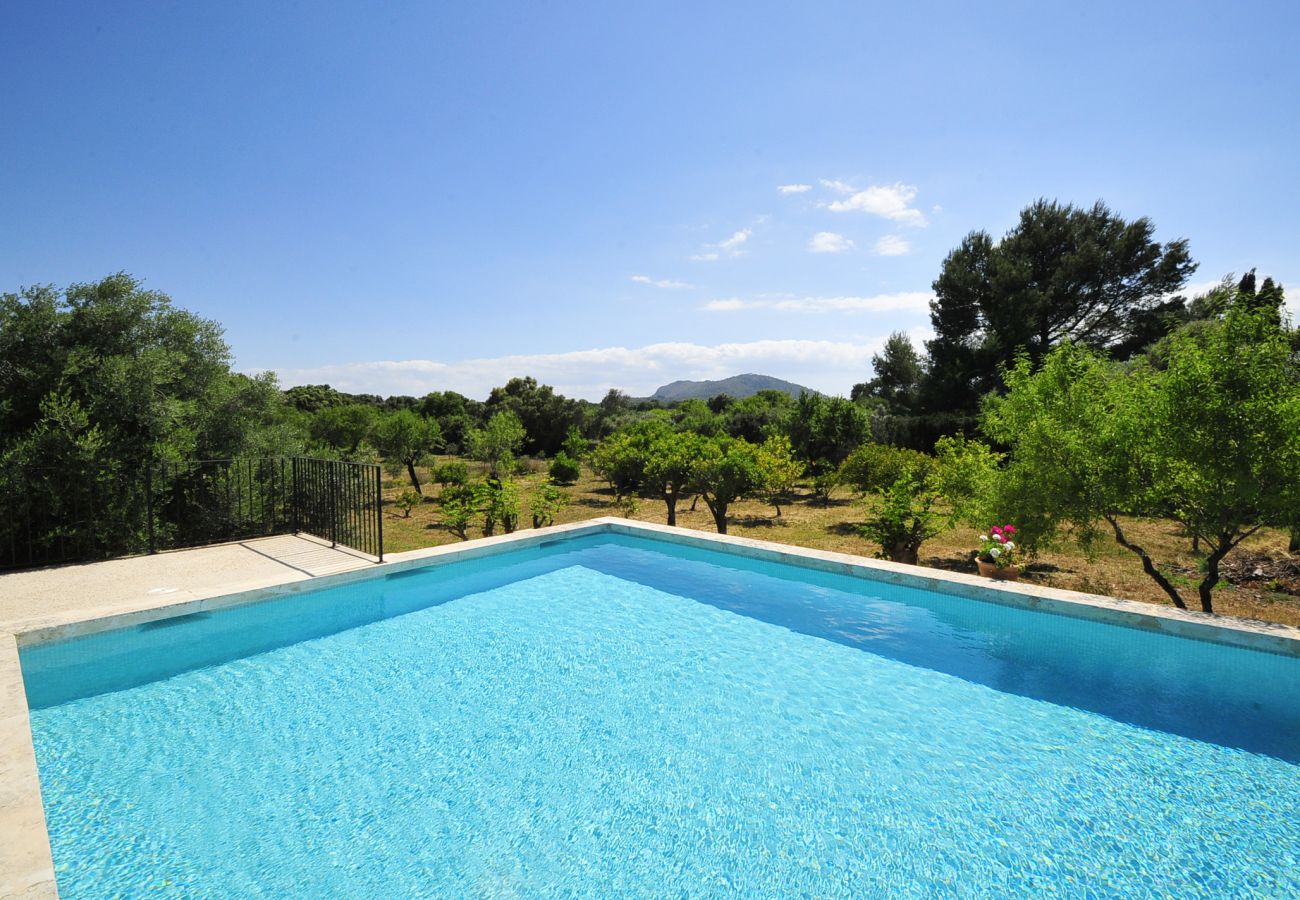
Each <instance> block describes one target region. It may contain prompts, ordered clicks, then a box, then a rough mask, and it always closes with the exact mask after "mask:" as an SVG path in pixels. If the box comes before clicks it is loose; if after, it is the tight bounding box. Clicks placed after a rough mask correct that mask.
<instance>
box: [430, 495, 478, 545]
mask: <svg viewBox="0 0 1300 900" xmlns="http://www.w3.org/2000/svg"><path fill="white" fill-rule="evenodd" d="M478 499H479V495H478V491H477V490H475V489H474V488H472V487H470V486H469V485H468V484H453V485H450V486H449V487H447V488H445V489H444V490H443V492H442V497H440V498H439V500H438V503H439V504H440V506H441V509H440V511H439V518H440V519H441V520H442V524H443V527H444V528H446V529H447V530H448V531H450V532H451V533H452V534H454V535H456V536H457V537H458V538H460V539H461V540H462V541H467V540H469V523H470V522H471V521H472V520H473V518H474V514H475V513H476V512H478Z"/></svg>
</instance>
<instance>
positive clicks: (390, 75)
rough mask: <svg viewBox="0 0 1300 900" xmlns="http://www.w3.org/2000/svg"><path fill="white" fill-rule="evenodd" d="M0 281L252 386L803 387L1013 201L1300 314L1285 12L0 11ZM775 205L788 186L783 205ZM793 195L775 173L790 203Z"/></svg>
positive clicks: (901, 321)
mask: <svg viewBox="0 0 1300 900" xmlns="http://www.w3.org/2000/svg"><path fill="white" fill-rule="evenodd" d="M3 19H4V21H3V27H0V85H2V86H3V87H2V88H0V111H3V121H4V124H5V128H4V129H3V132H0V210H3V216H0V290H14V289H16V288H18V287H19V286H22V285H28V284H33V283H46V282H53V283H56V284H66V283H68V282H71V281H85V280H91V279H95V278H98V277H100V276H102V275H104V274H107V273H109V272H113V271H117V270H121V269H124V270H126V271H129V272H132V273H133V274H135V275H137V276H140V277H142V278H144V279H146V282H147V284H148V285H149V286H151V287H154V288H157V289H159V290H163V291H166V292H167V293H169V294H171V295H172V297H173V298H174V299H175V300H176V301H177V302H178V303H179V304H181V305H182V306H185V307H187V308H189V309H193V310H195V311H196V312H199V313H201V314H203V315H206V316H210V317H212V318H215V319H217V320H219V321H220V322H222V323H223V324H224V325H225V327H226V333H227V338H228V340H229V341H230V343H231V346H232V347H233V349H234V352H235V355H236V358H237V364H238V366H239V367H240V368H243V369H246V370H260V369H274V370H276V371H278V372H280V374H281V377H282V379H283V380H284V382H285V383H286V384H293V383H302V382H316V381H328V382H330V383H332V384H334V385H336V386H338V387H340V388H344V389H351V390H367V391H374V392H378V393H414V394H419V393H423V392H425V391H428V390H433V389H445V388H451V389H457V390H461V391H464V392H465V393H468V394H471V395H476V396H483V395H484V394H486V392H487V390H488V388H490V387H491V385H493V384H497V383H501V382H502V381H504V380H505V379H506V378H508V377H509V376H511V375H515V374H534V375H536V376H538V377H539V378H542V379H543V380H546V381H549V382H550V383H553V384H555V385H556V386H557V387H558V388H559V389H561V390H563V391H565V392H566V393H570V394H575V395H579V396H586V397H590V398H593V399H598V398H599V397H600V396H601V395H602V394H603V393H604V391H605V389H606V388H608V387H610V386H616V387H620V388H623V389H626V390H628V391H630V392H632V393H645V392H648V391H649V390H651V389H653V388H654V387H655V386H656V385H658V384H660V383H663V382H665V381H668V380H672V379H675V378H705V377H721V376H725V375H729V374H735V373H737V372H744V371H758V372H764V373H767V374H772V375H777V376H780V377H785V378H789V379H791V380H794V381H798V382H801V383H804V384H808V385H810V386H812V387H815V388H819V389H822V390H826V391H834V392H847V390H848V389H849V387H850V386H851V384H852V383H853V382H854V381H858V380H862V379H864V378H866V377H869V374H870V373H869V368H870V365H869V359H870V356H871V354H872V352H874V351H875V350H876V349H878V347H879V345H880V343H881V341H882V340H883V338H884V337H885V336H886V335H887V334H888V333H889V332H890V331H892V330H895V329H902V330H906V331H909V332H911V333H914V334H916V335H918V336H919V335H923V334H924V333H925V329H926V326H927V323H928V317H927V315H926V305H925V304H926V299H927V297H928V295H929V288H930V283H931V281H932V280H933V279H934V277H935V275H936V274H937V272H938V269H939V265H940V262H941V261H942V259H943V257H944V255H945V254H946V253H947V252H948V251H949V250H950V249H951V248H952V247H954V246H955V245H956V244H957V243H958V242H959V241H960V240H961V238H962V237H963V235H965V234H966V233H967V232H969V231H970V230H972V229H976V228H984V229H988V230H990V231H992V232H993V233H995V234H1001V233H1002V232H1004V231H1005V230H1006V229H1007V228H1009V227H1010V226H1011V225H1012V224H1013V222H1014V220H1015V217H1016V214H1017V212H1018V210H1019V209H1020V208H1021V207H1023V206H1024V205H1026V204H1027V203H1029V202H1031V201H1033V200H1034V199H1035V198H1037V197H1040V196H1046V197H1054V198H1059V199H1060V200H1062V201H1072V202H1076V203H1081V204H1089V203H1091V202H1093V201H1094V200H1097V199H1099V198H1100V199H1104V200H1105V201H1106V202H1107V203H1109V204H1110V205H1111V206H1112V207H1113V208H1114V209H1116V210H1117V211H1119V212H1120V213H1122V214H1124V215H1126V216H1129V217H1136V216H1140V215H1146V216H1149V217H1151V218H1152V219H1153V220H1154V221H1155V223H1156V225H1157V236H1158V237H1159V238H1160V239H1162V240H1169V239H1173V238H1178V237H1186V238H1188V239H1190V241H1191V249H1192V254H1193V256H1194V257H1195V258H1196V259H1197V260H1198V261H1199V262H1200V264H1201V267H1200V270H1199V271H1198V273H1197V274H1196V276H1195V279H1194V280H1195V281H1196V282H1198V283H1205V282H1212V281H1215V280H1217V279H1218V278H1219V277H1221V276H1222V275H1224V274H1225V273H1228V272H1240V271H1242V270H1243V269H1246V268H1250V267H1252V266H1257V267H1258V268H1259V270H1260V272H1261V274H1271V275H1274V276H1275V277H1279V278H1281V279H1282V280H1283V281H1284V283H1286V284H1287V285H1288V287H1291V288H1292V297H1291V302H1292V305H1293V308H1298V307H1297V306H1296V300H1297V298H1300V259H1297V254H1298V253H1300V249H1298V248H1300V219H1298V218H1297V209H1300V140H1298V138H1300V100H1298V99H1297V98H1300V64H1298V63H1297V55H1296V53H1295V35H1296V34H1297V33H1300V5H1297V4H1293V3H1289V2H1275V3H1238V4H1233V5H1231V6H1229V5H1228V4H1221V3H1215V4H1208V3H1207V4H1196V3H1177V4H1165V3H1142V4H1134V3H1071V4H1056V3H1041V2H1040V3H1015V4H1006V3H987V4H971V3H966V2H963V3H952V4H919V3H918V4H890V5H875V4H867V3H861V2H855V3H802V4H763V3H752V2H751V3H744V4H739V3H737V4H700V3H683V4H656V3H638V4H609V3H549V4H535V3H516V4H499V3H489V2H483V3H474V4H438V5H436V6H435V5H434V4H417V3H411V4H406V3H388V4H287V3H265V2H259V3H240V2H225V3H220V4H189V3H166V4H164V3H151V4H136V3H129V2H119V3H112V4H103V3H83V4H72V3H58V2H43V3H30V4H18V3H10V4H6V6H5V10H4V13H3ZM782 186H784V187H786V188H787V190H785V191H784V192H783V191H782V190H780V188H781V187H782ZM804 187H806V189H803V188H804Z"/></svg>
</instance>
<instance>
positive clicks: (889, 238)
mask: <svg viewBox="0 0 1300 900" xmlns="http://www.w3.org/2000/svg"><path fill="white" fill-rule="evenodd" d="M911 251H912V245H911V244H909V243H908V242H907V241H905V240H903V239H902V238H901V237H899V236H898V235H896V234H887V235H885V236H884V237H882V238H881V239H880V240H878V241H876V246H874V247H872V248H871V252H872V253H874V254H876V255H877V256H903V255H904V254H906V253H910V252H911Z"/></svg>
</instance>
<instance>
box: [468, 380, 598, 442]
mask: <svg viewBox="0 0 1300 900" xmlns="http://www.w3.org/2000/svg"><path fill="white" fill-rule="evenodd" d="M485 405H486V409H487V413H488V415H493V414H495V413H497V412H500V411H509V412H512V413H514V414H515V416H516V417H518V419H519V422H520V424H521V425H523V428H524V434H525V439H524V446H523V449H524V451H525V452H527V453H531V454H543V455H545V456H553V455H555V453H556V452H557V451H558V450H559V449H560V447H561V446H562V445H563V444H564V439H565V436H566V435H567V434H568V432H569V429H570V428H571V427H572V426H574V425H577V424H579V423H580V422H581V421H582V414H581V410H580V409H579V406H578V404H577V403H576V402H575V401H573V400H570V399H568V398H567V397H564V396H563V395H561V394H557V393H556V392H555V389H554V388H552V387H551V386H550V385H546V384H538V383H537V379H536V378H511V379H510V380H509V381H508V382H506V384H505V385H504V386H502V387H497V388H493V389H492V393H491V394H490V395H489V396H488V399H487V403H486V404H485Z"/></svg>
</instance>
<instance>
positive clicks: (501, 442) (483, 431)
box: [466, 409, 526, 479]
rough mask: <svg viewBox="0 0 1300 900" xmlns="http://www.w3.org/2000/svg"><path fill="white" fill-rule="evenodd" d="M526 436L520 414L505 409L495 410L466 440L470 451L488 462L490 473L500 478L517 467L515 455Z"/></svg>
mask: <svg viewBox="0 0 1300 900" xmlns="http://www.w3.org/2000/svg"><path fill="white" fill-rule="evenodd" d="M525 437H526V434H525V432H524V426H523V423H522V422H520V421H519V417H518V416H517V415H515V414H514V413H513V412H511V411H510V410H508V409H506V410H501V411H500V412H497V413H493V415H492V417H491V418H490V419H488V420H487V424H486V425H484V426H483V427H482V428H475V429H474V430H473V431H471V432H469V434H468V435H466V443H467V444H468V445H469V455H470V456H472V457H473V458H474V459H477V460H479V461H480V462H483V463H486V464H487V468H488V476H489V477H491V478H498V479H499V478H501V476H503V475H509V474H510V473H511V471H512V470H513V469H514V465H515V457H516V455H517V454H518V453H519V449H520V448H521V447H523V445H524V439H525Z"/></svg>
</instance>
